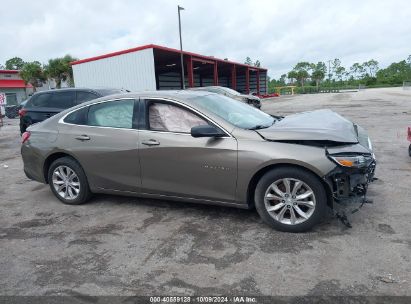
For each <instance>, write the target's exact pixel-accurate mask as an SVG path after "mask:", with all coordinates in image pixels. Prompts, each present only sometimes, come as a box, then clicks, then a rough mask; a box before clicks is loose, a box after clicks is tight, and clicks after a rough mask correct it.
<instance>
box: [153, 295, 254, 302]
mask: <svg viewBox="0 0 411 304" xmlns="http://www.w3.org/2000/svg"><path fill="white" fill-rule="evenodd" d="M150 303H257V299H256V298H255V297H247V296H232V297H226V296H198V297H195V296H193V297H190V296H188V297H185V296H181V297H150Z"/></svg>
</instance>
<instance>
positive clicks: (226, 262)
mask: <svg viewBox="0 0 411 304" xmlns="http://www.w3.org/2000/svg"><path fill="white" fill-rule="evenodd" d="M320 108H330V109H332V110H334V111H336V112H338V113H340V114H342V115H344V116H345V117H347V118H349V119H352V120H353V121H355V122H358V123H359V124H360V125H362V126H363V127H365V128H366V129H368V130H369V133H370V136H371V138H372V140H373V144H374V148H375V151H376V155H377V159H378V161H379V163H378V167H377V177H379V180H378V181H376V182H375V183H374V184H372V185H371V187H370V192H369V193H370V198H371V199H373V200H374V204H373V205H365V206H364V207H363V208H362V210H361V211H360V212H357V213H355V214H354V215H353V216H352V217H351V222H352V225H353V228H352V229H347V228H345V227H344V226H343V225H342V224H341V223H339V222H338V221H337V220H335V219H327V220H326V221H325V222H324V223H323V224H321V225H320V226H318V227H316V229H315V230H314V231H312V232H310V233H305V234H288V233H282V232H277V231H274V230H272V229H270V228H268V227H267V226H266V225H265V224H263V223H262V221H261V220H260V219H259V217H258V215H257V213H256V212H255V210H237V209H233V208H222V207H213V206H202V205H192V204H185V203H176V202H165V201H156V200H147V199H137V198H128V197H115V196H103V195H99V196H96V197H95V198H94V199H93V200H92V201H91V202H90V203H88V204H86V205H83V206H66V205H63V204H61V203H60V202H59V201H58V200H57V199H56V198H55V197H54V196H53V195H52V193H51V191H50V190H49V188H48V185H43V184H39V183H37V182H33V181H30V180H29V179H27V178H26V177H25V175H24V173H23V169H22V168H23V164H22V160H21V157H20V151H19V149H20V138H19V131H18V119H13V120H10V119H6V120H5V126H4V127H2V128H0V294H2V295H80V296H81V295H84V294H86V295H120V294H121V295H136V294H139V295H219V294H225V295H228V294H244V295H408V296H410V295H411V288H410V287H411V261H410V259H411V255H410V252H411V234H410V232H411V221H410V218H411V204H410V197H411V187H410V183H411V178H410V174H411V158H410V157H409V156H408V150H407V149H408V142H407V141H406V127H407V126H408V125H411V91H404V90H402V88H393V89H372V90H371V89H370V90H365V91H361V92H345V93H338V94H321V95H307V96H291V97H280V98H276V99H273V100H269V101H264V103H263V110H264V111H267V112H269V113H273V114H283V115H284V114H290V113H294V112H299V111H306V110H312V109H320Z"/></svg>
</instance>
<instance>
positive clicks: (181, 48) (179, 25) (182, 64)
mask: <svg viewBox="0 0 411 304" xmlns="http://www.w3.org/2000/svg"><path fill="white" fill-rule="evenodd" d="M177 10H178V31H179V33H180V51H181V52H180V59H181V79H182V81H183V90H185V89H186V80H185V77H184V58H183V57H184V56H183V39H182V38H181V16H180V11H182V10H184V7H181V6H180V5H177Z"/></svg>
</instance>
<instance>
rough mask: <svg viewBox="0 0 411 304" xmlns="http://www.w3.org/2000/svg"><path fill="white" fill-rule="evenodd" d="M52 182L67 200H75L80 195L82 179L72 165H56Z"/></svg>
mask: <svg viewBox="0 0 411 304" xmlns="http://www.w3.org/2000/svg"><path fill="white" fill-rule="evenodd" d="M52 183H53V187H54V189H55V190H56V192H57V194H58V195H59V196H60V197H62V198H64V199H66V200H74V199H76V198H77V197H78V196H79V193H80V180H79V178H78V176H77V174H76V172H74V170H72V169H71V168H70V167H67V166H58V167H56V168H55V169H54V171H53V178H52Z"/></svg>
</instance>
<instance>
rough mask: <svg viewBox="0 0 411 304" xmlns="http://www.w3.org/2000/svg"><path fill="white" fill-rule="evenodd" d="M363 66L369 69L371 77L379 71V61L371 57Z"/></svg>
mask: <svg viewBox="0 0 411 304" xmlns="http://www.w3.org/2000/svg"><path fill="white" fill-rule="evenodd" d="M363 66H364V68H365V69H366V70H368V72H369V75H370V77H375V74H376V73H377V71H378V61H377V60H374V59H371V60H368V61H366V62H364V63H363Z"/></svg>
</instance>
